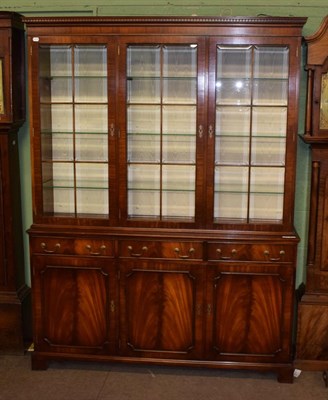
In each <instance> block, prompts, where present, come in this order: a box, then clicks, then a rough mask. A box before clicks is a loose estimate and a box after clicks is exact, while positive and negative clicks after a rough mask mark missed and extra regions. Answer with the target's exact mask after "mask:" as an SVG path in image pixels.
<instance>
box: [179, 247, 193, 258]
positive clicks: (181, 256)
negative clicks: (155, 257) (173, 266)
mask: <svg viewBox="0 0 328 400" xmlns="http://www.w3.org/2000/svg"><path fill="white" fill-rule="evenodd" d="M174 251H175V253H177V255H178V257H179V258H183V259H186V258H190V257H192V256H193V254H194V253H195V249H194V248H193V247H191V248H190V249H189V250H188V253H189V254H180V249H179V248H178V247H176V248H175V249H174Z"/></svg>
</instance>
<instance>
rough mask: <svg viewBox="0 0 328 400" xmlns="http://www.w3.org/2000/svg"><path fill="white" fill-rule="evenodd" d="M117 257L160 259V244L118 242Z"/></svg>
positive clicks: (154, 242)
mask: <svg viewBox="0 0 328 400" xmlns="http://www.w3.org/2000/svg"><path fill="white" fill-rule="evenodd" d="M119 255H120V256H121V257H132V258H139V257H146V258H148V257H150V258H161V257H162V251H161V242H157V241H155V240H154V241H150V240H149V241H148V240H122V241H120V242H119Z"/></svg>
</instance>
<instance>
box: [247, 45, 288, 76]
mask: <svg viewBox="0 0 328 400" xmlns="http://www.w3.org/2000/svg"><path fill="white" fill-rule="evenodd" d="M288 72H289V49H288V47H255V49H254V77H255V78H279V79H288Z"/></svg>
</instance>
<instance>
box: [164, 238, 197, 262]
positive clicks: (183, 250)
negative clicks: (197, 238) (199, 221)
mask: <svg viewBox="0 0 328 400" xmlns="http://www.w3.org/2000/svg"><path fill="white" fill-rule="evenodd" d="M162 249H163V256H164V257H165V258H179V259H183V260H187V259H189V260H190V259H194V260H201V259H203V243H202V242H189V241H188V242H184V241H181V242H180V241H179V242H163V244H162Z"/></svg>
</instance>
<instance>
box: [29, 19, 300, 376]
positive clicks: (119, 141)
mask: <svg viewBox="0 0 328 400" xmlns="http://www.w3.org/2000/svg"><path fill="white" fill-rule="evenodd" d="M305 20H306V19H305V18H282V17H277V18H275V17H258V18H253V17H231V18H215V17H212V18H211V17H208V18H206V17H195V18H193V17H185V18H183V17H167V18H160V17H158V18H157V17H131V18H125V17H96V18H74V17H68V18H57V17H55V18H39V17H37V18H24V22H25V23H26V25H27V31H28V49H29V50H28V51H29V54H30V56H29V88H30V90H29V92H30V99H29V100H30V104H31V109H32V118H31V132H32V135H31V140H32V156H33V218H34V221H33V225H32V227H31V228H30V230H29V235H30V250H31V266H32V281H33V293H34V296H33V310H34V341H35V351H34V353H33V355H32V368H34V369H44V368H46V367H47V363H48V361H50V360H52V359H75V360H96V361H123V362H130V363H131V362H138V363H155V364H169V365H186V366H187V365H189V366H206V367H210V368H233V369H240V368H245V369H257V370H263V371H274V372H277V374H278V379H279V380H280V381H283V382H291V381H292V376H293V364H292V355H293V354H292V321H293V294H294V282H295V268H296V253H297V243H298V236H297V233H296V232H295V230H294V227H293V208H294V185H295V160H296V155H295V151H296V137H297V109H298V104H297V101H298V80H299V57H300V45H301V28H302V25H303V24H304V23H305ZM75 43H79V44H89V45H90V44H92V43H97V44H104V45H106V46H107V48H108V49H109V50H110V51H111V54H112V55H113V56H112V57H109V59H110V61H109V64H108V72H109V79H108V93H109V97H110V100H109V103H110V105H111V106H110V107H109V114H108V127H109V131H110V132H111V135H110V137H109V143H110V157H109V158H110V160H111V161H110V166H109V176H110V180H111V183H112V185H111V196H110V206H109V215H108V216H102V217H97V216H93V217H90V216H87V215H73V214H71V215H64V214H63V215H59V214H58V213H57V214H56V213H51V212H48V213H46V212H44V210H43V193H42V176H41V175H42V171H41V154H40V153H41V150H40V147H41V139H40V130H41V127H40V125H41V124H40V100H39V90H40V88H39V81H38V77H39V71H38V61H39V58H38V57H39V47H40V45H54V44H57V45H58V44H61V45H63V44H66V45H71V44H75ZM131 43H132V44H138V45H140V44H145V43H148V44H154V43H156V44H161V43H168V44H180V45H181V44H186V43H197V45H198V47H199V54H200V56H199V61H198V82H201V83H202V85H203V86H202V87H203V88H204V89H202V90H201V91H200V93H198V95H199V96H198V101H199V104H198V111H197V112H198V113H197V119H198V122H197V125H202V128H203V129H202V133H201V134H199V135H198V136H197V139H196V142H197V151H198V153H197V157H196V158H197V161H196V164H197V165H196V167H197V181H196V194H195V202H196V214H195V218H193V219H189V220H188V219H187V218H186V219H181V218H180V219H179V218H175V219H174V218H171V219H168V218H167V219H164V218H162V219H160V218H158V219H155V218H153V219H150V218H148V219H147V218H141V217H139V218H131V217H128V212H127V194H126V189H127V184H126V175H127V173H126V165H127V162H126V153H127V150H126V148H127V147H126V146H127V145H126V143H127V138H126V136H127V133H126V130H127V129H126V119H125V108H126V92H125V87H126V82H125V74H126V66H125V57H126V48H127V46H128V45H129V44H131ZM220 43H221V44H225V45H228V44H230V45H245V46H246V45H248V44H250V43H251V44H254V45H259V46H261V45H268V46H287V47H288V48H289V51H290V54H289V58H290V64H289V71H290V76H289V80H288V82H289V95H288V123H287V124H288V126H287V139H286V141H287V145H286V146H287V147H286V149H287V156H286V174H285V188H284V189H285V194H284V200H283V215H282V218H281V220H277V221H270V220H264V219H263V220H258V221H257V222H256V223H254V221H253V222H252V221H251V220H249V221H248V222H245V221H243V220H241V219H239V220H235V221H232V220H229V219H221V220H215V218H214V217H213V203H214V202H213V192H214V172H213V165H214V160H213V158H214V156H213V147H214V139H213V131H211V129H212V128H213V125H214V123H215V110H214V107H212V106H211V104H214V103H213V101H214V100H213V99H214V92H215V88H214V87H212V86H211V84H209V82H212V83H213V81H214V78H213V74H215V72H213V71H214V68H212V67H213V65H214V63H215V62H216V61H215V57H216V56H215V51H214V50H215V49H216V46H217V44H220ZM209 71H211V72H210V73H209ZM211 74H212V75H211ZM203 132H204V135H203ZM210 132H212V133H210Z"/></svg>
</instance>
